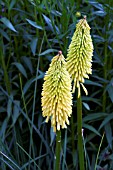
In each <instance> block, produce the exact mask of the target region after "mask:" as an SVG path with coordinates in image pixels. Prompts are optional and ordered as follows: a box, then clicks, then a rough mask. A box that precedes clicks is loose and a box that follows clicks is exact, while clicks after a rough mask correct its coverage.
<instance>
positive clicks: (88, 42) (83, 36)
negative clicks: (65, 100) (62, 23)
mask: <svg viewBox="0 0 113 170" xmlns="http://www.w3.org/2000/svg"><path fill="white" fill-rule="evenodd" d="M92 55H93V43H92V39H91V36H90V27H89V25H88V23H87V21H86V17H84V18H83V19H81V20H80V21H79V22H78V24H77V25H76V31H75V32H74V35H73V37H72V41H71V44H70V46H69V49H68V54H67V59H66V60H67V70H68V72H69V74H70V76H71V78H72V81H73V82H74V85H73V93H74V92H75V87H77V88H78V97H79V92H80V84H81V85H82V87H83V90H84V91H85V93H86V95H87V94H88V92H87V89H86V88H85V87H84V85H83V83H84V78H89V76H88V74H92V68H91V67H92Z"/></svg>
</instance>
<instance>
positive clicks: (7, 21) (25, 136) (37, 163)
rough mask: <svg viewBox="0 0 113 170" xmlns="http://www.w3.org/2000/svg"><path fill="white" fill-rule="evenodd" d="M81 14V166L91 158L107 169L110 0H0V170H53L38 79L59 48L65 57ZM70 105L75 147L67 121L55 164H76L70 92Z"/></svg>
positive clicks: (112, 92) (112, 112) (112, 146)
mask: <svg viewBox="0 0 113 170" xmlns="http://www.w3.org/2000/svg"><path fill="white" fill-rule="evenodd" d="M79 12H80V13H79ZM78 14H79V15H78ZM84 15H86V16H87V20H88V23H89V25H90V27H91V34H92V38H93V43H94V56H93V68H92V69H93V74H92V75H91V76H90V80H86V81H85V85H86V86H87V89H88V92H89V94H88V96H85V94H84V92H82V102H83V128H84V152H85V162H86V165H85V166H86V170H93V169H94V167H95V166H96V158H98V159H97V166H96V169H97V170H103V169H104V170H107V169H109V170H112V169H113V168H112V167H113V136H112V126H113V121H112V119H113V4H112V1H110V0H97V1H96V0H93V1H90V0H77V1H76V2H75V1H74V0H70V1H68V0H64V1H63V0H55V1H54V0H51V1H50V0H48V1H46V0H41V1H40V0H24V1H22V0H20V1H19V0H4V1H2V0H0V169H1V170H7V169H14V170H36V169H39V170H40V169H41V170H46V169H48V170H50V169H51V170H52V169H53V162H54V153H55V134H54V133H53V131H52V129H51V127H50V123H48V124H46V123H45V122H44V118H42V114H41V90H42V83H43V77H44V73H45V71H46V70H47V69H48V66H49V63H50V61H51V58H52V57H53V56H54V55H56V54H57V51H58V50H62V52H63V54H64V56H65V57H66V54H67V48H68V46H69V44H70V41H71V37H72V35H73V32H74V30H75V26H76V23H77V21H78V20H79V19H80V18H82V17H83V16H84ZM73 104H74V107H73V120H74V122H75V123H74V127H73V128H74V129H73V130H74V148H73V144H72V136H71V135H72V133H71V130H72V129H71V126H68V128H67V129H66V130H62V153H61V161H62V164H61V169H62V170H73V169H76V170H78V152H77V133H76V125H77V124H76V97H75V95H74V99H73ZM104 133H105V135H104V138H103V140H102V143H100V142H101V139H102V136H103V134H104ZM99 148H100V150H99ZM73 149H74V150H73ZM72 150H73V151H74V152H72ZM98 151H99V152H98ZM97 153H98V155H97ZM70 158H72V159H70Z"/></svg>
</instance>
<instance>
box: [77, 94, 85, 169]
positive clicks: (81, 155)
mask: <svg viewBox="0 0 113 170" xmlns="http://www.w3.org/2000/svg"><path fill="white" fill-rule="evenodd" d="M77 132H78V155H79V167H80V170H85V168H84V150H83V140H82V101H81V92H80V96H79V98H77Z"/></svg>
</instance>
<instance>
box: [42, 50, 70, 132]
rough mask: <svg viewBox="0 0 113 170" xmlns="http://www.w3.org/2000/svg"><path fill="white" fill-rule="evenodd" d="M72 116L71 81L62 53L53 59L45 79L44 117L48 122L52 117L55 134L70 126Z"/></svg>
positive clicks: (43, 90) (43, 96)
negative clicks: (69, 118)
mask: <svg viewBox="0 0 113 170" xmlns="http://www.w3.org/2000/svg"><path fill="white" fill-rule="evenodd" d="M71 114H72V93H71V80H70V75H69V73H68V71H67V70H66V62H65V59H64V56H63V55H62V52H61V51H59V53H58V55H57V56H55V57H53V59H52V62H51V64H50V67H49V69H48V71H47V72H46V75H45V77H44V84H43V89H42V115H43V117H46V116H47V118H46V122H48V120H49V118H50V117H51V126H52V127H53V130H54V132H56V129H57V130H60V126H61V128H67V126H66V124H68V125H69V120H68V117H70V116H71Z"/></svg>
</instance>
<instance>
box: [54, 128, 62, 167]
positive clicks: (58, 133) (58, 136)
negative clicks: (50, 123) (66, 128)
mask: <svg viewBox="0 0 113 170" xmlns="http://www.w3.org/2000/svg"><path fill="white" fill-rule="evenodd" d="M60 151H61V131H60V130H59V131H58V130H57V131H56V159H55V170H60Z"/></svg>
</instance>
